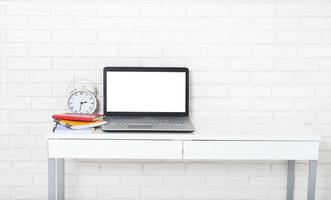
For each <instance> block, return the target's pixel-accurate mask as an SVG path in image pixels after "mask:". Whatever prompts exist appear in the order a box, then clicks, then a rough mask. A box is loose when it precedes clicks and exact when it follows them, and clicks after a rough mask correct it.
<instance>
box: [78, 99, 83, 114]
mask: <svg viewBox="0 0 331 200" xmlns="http://www.w3.org/2000/svg"><path fill="white" fill-rule="evenodd" d="M82 105H83V102H82V101H81V102H80V107H79V112H80V111H81V109H82Z"/></svg>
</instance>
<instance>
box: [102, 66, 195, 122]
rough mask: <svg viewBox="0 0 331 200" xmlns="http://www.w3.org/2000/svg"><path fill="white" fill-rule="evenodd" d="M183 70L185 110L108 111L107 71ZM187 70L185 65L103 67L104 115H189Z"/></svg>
mask: <svg viewBox="0 0 331 200" xmlns="http://www.w3.org/2000/svg"><path fill="white" fill-rule="evenodd" d="M109 71H118V72H123V71H132V72H185V112H108V111H107V98H108V95H107V72H109ZM188 72H189V70H188V68H186V67H104V69H103V109H104V115H105V116H176V117H183V116H188V115H189V73H188Z"/></svg>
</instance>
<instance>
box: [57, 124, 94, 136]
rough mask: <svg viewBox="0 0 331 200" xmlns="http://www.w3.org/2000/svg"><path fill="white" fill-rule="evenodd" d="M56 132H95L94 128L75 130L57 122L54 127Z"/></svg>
mask: <svg viewBox="0 0 331 200" xmlns="http://www.w3.org/2000/svg"><path fill="white" fill-rule="evenodd" d="M53 132H54V133H87V134H90V133H93V132H94V128H84V129H79V130H74V129H70V128H67V127H65V126H63V125H61V124H56V125H55V127H54V129H53Z"/></svg>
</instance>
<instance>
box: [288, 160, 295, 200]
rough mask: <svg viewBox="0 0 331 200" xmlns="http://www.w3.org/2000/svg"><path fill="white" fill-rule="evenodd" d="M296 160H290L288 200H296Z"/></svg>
mask: <svg viewBox="0 0 331 200" xmlns="http://www.w3.org/2000/svg"><path fill="white" fill-rule="evenodd" d="M294 172H295V160H289V161H288V164H287V190H286V200H293V199H294V183H295V174H294Z"/></svg>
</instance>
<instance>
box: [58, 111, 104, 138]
mask: <svg viewBox="0 0 331 200" xmlns="http://www.w3.org/2000/svg"><path fill="white" fill-rule="evenodd" d="M52 118H53V120H54V122H55V127H54V129H53V132H54V133H93V132H94V131H95V128H96V127H98V126H101V125H103V124H106V123H107V122H106V121H104V120H103V115H100V114H77V113H62V114H55V115H53V116H52Z"/></svg>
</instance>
